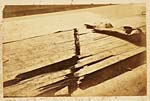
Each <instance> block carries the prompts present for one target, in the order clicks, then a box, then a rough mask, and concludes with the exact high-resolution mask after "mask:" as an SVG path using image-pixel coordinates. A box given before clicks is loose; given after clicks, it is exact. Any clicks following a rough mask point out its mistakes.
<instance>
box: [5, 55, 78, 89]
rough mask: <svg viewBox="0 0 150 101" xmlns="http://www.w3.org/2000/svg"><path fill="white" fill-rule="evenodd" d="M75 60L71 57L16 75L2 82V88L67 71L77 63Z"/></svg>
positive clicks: (74, 57) (76, 58)
mask: <svg viewBox="0 0 150 101" xmlns="http://www.w3.org/2000/svg"><path fill="white" fill-rule="evenodd" d="M77 60H78V57H77V56H73V57H71V58H69V59H66V60H63V61H60V62H57V63H54V64H50V65H48V66H45V67H41V68H38V69H35V70H32V71H29V72H25V73H21V74H19V75H17V76H16V77H15V79H12V80H9V81H6V82H4V87H7V86H11V85H14V84H16V83H18V82H20V81H22V80H26V79H29V78H32V77H35V76H38V75H41V74H45V73H52V72H57V71H61V70H65V69H68V68H70V67H71V66H73V65H75V64H76V63H77Z"/></svg>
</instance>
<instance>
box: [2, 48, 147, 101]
mask: <svg viewBox="0 0 150 101" xmlns="http://www.w3.org/2000/svg"><path fill="white" fill-rule="evenodd" d="M148 49H149V48H148ZM148 67H149V66H148ZM148 69H149V68H148ZM148 80H149V79H148ZM148 87H149V86H148ZM148 93H149V92H148ZM147 98H149V97H148V96H143V97H142V96H141V97H140V96H139V97H118V96H116V97H85V98H80V97H75V98H66V97H59V98H56V97H55V98H10V99H9V98H6V99H5V100H6V101H16V100H17V101H33V100H35V101H45V100H52V101H53V100H58V101H59V100H60V99H61V100H64V101H68V100H72V101H78V100H81V101H88V100H89V101H99V100H102V101H114V100H116V101H120V100H129V101H133V100H136V101H145V100H146V99H147ZM0 100H1V99H0Z"/></svg>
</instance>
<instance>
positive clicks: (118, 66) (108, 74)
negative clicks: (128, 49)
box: [79, 52, 146, 90]
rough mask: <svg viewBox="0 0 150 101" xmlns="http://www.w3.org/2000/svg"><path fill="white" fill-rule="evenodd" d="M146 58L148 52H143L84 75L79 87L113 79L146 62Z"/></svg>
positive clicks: (91, 85)
mask: <svg viewBox="0 0 150 101" xmlns="http://www.w3.org/2000/svg"><path fill="white" fill-rule="evenodd" d="M145 59H146V52H142V53H140V54H137V55H135V56H132V57H130V58H127V59H125V60H123V61H120V62H118V63H115V64H113V65H111V66H108V67H106V68H103V69H101V70H99V71H96V72H93V73H91V74H88V75H86V76H85V77H84V79H82V80H81V83H80V84H79V87H80V88H81V89H83V90H84V89H87V88H89V87H93V86H96V85H98V84H100V83H102V82H105V81H106V80H109V79H112V78H114V77H116V76H118V75H121V74H123V73H125V72H127V71H129V70H132V69H134V68H136V67H137V66H140V65H142V64H144V63H145Z"/></svg>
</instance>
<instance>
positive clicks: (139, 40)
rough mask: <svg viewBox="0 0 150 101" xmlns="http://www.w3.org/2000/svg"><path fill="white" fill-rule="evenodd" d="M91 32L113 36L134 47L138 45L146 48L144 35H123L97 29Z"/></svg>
mask: <svg viewBox="0 0 150 101" xmlns="http://www.w3.org/2000/svg"><path fill="white" fill-rule="evenodd" d="M93 32H96V33H101V34H106V35H109V36H114V37H117V38H120V39H123V40H126V41H128V42H130V43H133V44H135V45H138V46H146V36H145V34H144V33H140V34H133V35H125V34H122V33H119V32H117V31H111V30H110V31H109V30H99V29H94V30H93Z"/></svg>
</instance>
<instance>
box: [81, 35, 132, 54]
mask: <svg viewBox="0 0 150 101" xmlns="http://www.w3.org/2000/svg"><path fill="white" fill-rule="evenodd" d="M126 43H129V42H127V41H124V40H122V39H119V38H115V37H111V36H109V37H106V38H103V39H100V40H96V41H94V42H93V43H89V44H86V45H84V46H81V56H86V55H92V54H96V53H99V52H103V51H105V50H108V49H111V48H113V47H118V46H121V45H123V44H126Z"/></svg>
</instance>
